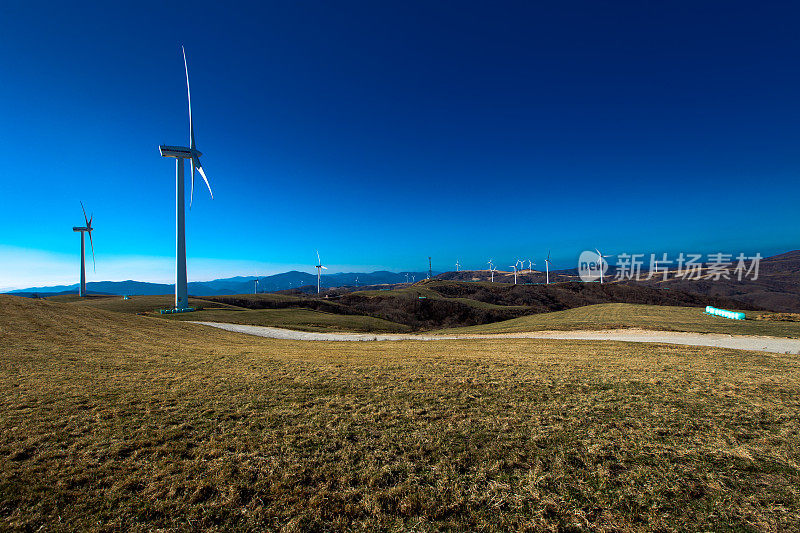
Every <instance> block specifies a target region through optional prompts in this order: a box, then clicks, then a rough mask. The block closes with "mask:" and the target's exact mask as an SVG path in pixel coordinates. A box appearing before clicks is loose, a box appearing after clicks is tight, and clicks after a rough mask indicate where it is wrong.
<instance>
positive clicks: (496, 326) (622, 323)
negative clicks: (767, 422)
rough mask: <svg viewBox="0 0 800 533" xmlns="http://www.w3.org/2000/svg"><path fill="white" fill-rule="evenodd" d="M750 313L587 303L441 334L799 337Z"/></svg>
mask: <svg viewBox="0 0 800 533" xmlns="http://www.w3.org/2000/svg"><path fill="white" fill-rule="evenodd" d="M747 315H748V319H747V320H729V319H726V318H720V317H717V316H711V315H707V314H705V313H704V312H703V309H701V308H697V307H675V306H659V305H637V304H619V303H614V304H597V305H587V306H584V307H578V308H575V309H568V310H565V311H556V312H552V313H541V314H536V315H529V316H525V317H521V318H515V319H512V320H506V321H503V322H495V323H493V324H483V325H480V326H472V327H466V328H454V329H448V330H442V331H441V333H519V332H526V331H548V330H556V331H561V330H598V329H617V328H641V329H651V330H661V331H689V332H696V333H725V334H730V335H767V336H774V337H791V338H800V322H795V321H783V320H781V321H778V320H769V318H771V317H772V316H773V314H772V313H768V312H763V311H760V312H759V311H757V312H748V313H747ZM759 318H764V319H759Z"/></svg>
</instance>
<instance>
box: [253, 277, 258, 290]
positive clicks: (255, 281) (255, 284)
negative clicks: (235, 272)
mask: <svg viewBox="0 0 800 533" xmlns="http://www.w3.org/2000/svg"><path fill="white" fill-rule="evenodd" d="M253 294H258V278H256V279H254V280H253Z"/></svg>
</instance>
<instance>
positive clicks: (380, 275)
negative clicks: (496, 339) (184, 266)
mask: <svg viewBox="0 0 800 533" xmlns="http://www.w3.org/2000/svg"><path fill="white" fill-rule="evenodd" d="M615 274H616V267H615V266H613V265H612V266H610V267H609V270H608V272H607V274H606V279H607V280H608V281H611V280H613V279H614V277H615ZM434 275H435V277H436V278H437V279H440V280H452V281H489V280H490V279H491V273H490V272H489V271H488V270H462V271H460V272H444V273H434ZM426 276H427V272H409V273H408V281H409V282H411V281H421V280H423V279H425V278H426ZM655 278H656V279H652V280H643V281H625V282H623V283H633V284H643V285H648V286H652V287H658V288H664V289H678V290H682V291H686V292H690V293H694V294H701V295H707V296H716V297H723V298H733V299H736V300H739V301H741V302H746V303H748V304H751V305H755V306H759V307H763V308H765V309H771V310H773V311H784V312H795V313H798V312H800V250H795V251H791V252H787V253H784V254H780V255H776V256H772V257H767V258H764V259H762V260H761V263H760V272H759V277H758V279H757V280H755V281H753V280H749V279H748V280H744V281H737V280H736V279H730V280H725V279H720V280H714V281H712V280H706V279H701V280H686V279H682V278H680V277H677V276H675V272H674V271H670V273H669V275H668V276H667V279H666V280H663V278H662V277H661V276H656V277H655ZM255 279H256V278H255V276H237V277H233V278H224V279H215V280H212V281H200V282H192V283H189V294H191V295H192V296H223V295H231V294H251V293H253V291H254V289H255V285H254V283H253V281H254V280H255ZM258 280H259V283H258V292H275V291H286V290H292V289H295V290H296V292H298V293H306V294H314V293H316V285H317V276H316V275H314V274H309V273H307V272H299V271H296V270H293V271H291V272H284V273H281V274H275V275H272V276H259V277H258ZM494 280H495V281H497V282H503V283H513V282H514V274H513V273H511V272H508V271H497V272H495V274H494ZM569 281H580V278H579V277H578V271H577V269H575V268H572V269H563V270H551V271H550V282H551V283H552V282H569ZM405 282H406V273H405V272H403V273H398V272H388V271H385V270H384V271H377V272H369V273H365V272H349V273H340V274H326V275H323V276H322V287H323V288H326V289H331V288H340V289H343V290H342V291H341V292H343V293H346V292H350V291H352V290H354V289H356V288H358V287H372V288H374V287H375V286H376V285H395V284H399V283H405ZM517 282H518V283H520V284H541V283H544V282H545V273H544V272H542V271H540V270H533V271H531V272H528V271H525V270H522V271H521V272H520V273H518V274H517ZM86 289H87V292H89V293H90V294H108V295H125V294H127V295H156V294H171V293H173V292H174V285H172V284H163V283H146V282H142V281H132V280H129V281H97V282H89V283H87V284H86ZM77 290H78V285H77V284H75V285H59V286H53V287H32V288H29V289H21V290H16V291H11V294H17V295H20V296H51V295H55V294H64V293H68V294H69V293H72V294H74V293H76V292H77Z"/></svg>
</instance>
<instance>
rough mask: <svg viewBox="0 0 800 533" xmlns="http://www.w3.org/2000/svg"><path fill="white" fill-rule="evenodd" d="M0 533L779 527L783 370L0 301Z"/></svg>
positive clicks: (683, 354)
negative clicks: (304, 337)
mask: <svg viewBox="0 0 800 533" xmlns="http://www.w3.org/2000/svg"><path fill="white" fill-rule="evenodd" d="M0 339H2V341H1V342H2V345H1V348H2V349H1V351H0V413H1V414H2V416H0V524H2V526H0V527H3V528H8V529H20V530H32V531H35V530H37V529H39V528H40V526H44V530H55V531H59V530H60V531H67V530H84V529H88V530H119V531H145V530H154V529H159V528H163V529H167V530H173V529H174V530H182V529H206V530H286V531H326V530H370V531H372V530H416V531H437V530H470V531H475V530H486V531H515V530H543V531H547V530H552V531H556V530H562V531H564V530H572V531H580V530H599V531H615V530H616V531H646V530H661V531H678V530H692V531H697V530H731V531H751V530H752V531H789V530H797V529H798V528H800V496H799V495H798V485H800V467H799V466H798V464H799V463H800V450H798V446H797V443H798V441H799V440H800V415H798V413H800V396H798V393H800V361H799V360H798V358H797V357H796V356H784V355H765V354H761V353H748V352H735V351H728V350H718V349H711V348H691V347H678V346H658V345H630V344H622V343H619V344H617V343H594V342H569V341H549V340H547V341H546V340H502V341H501V340H497V341H495V340H491V341H488V340H487V341H468V342H467V341H452V342H450V341H442V342H437V343H424V342H412V341H409V342H396V343H303V342H294V341H278V340H271V339H262V338H256V337H247V336H244V335H237V334H233V333H228V332H224V331H220V330H215V329H211V328H204V327H202V326H197V325H193V324H184V323H178V322H174V321H165V320H158V319H152V318H146V317H138V316H135V315H120V314H116V313H112V312H108V311H103V310H98V309H93V308H90V307H83V306H67V305H59V304H53V303H46V302H38V301H31V300H23V299H21V298H14V297H8V296H0Z"/></svg>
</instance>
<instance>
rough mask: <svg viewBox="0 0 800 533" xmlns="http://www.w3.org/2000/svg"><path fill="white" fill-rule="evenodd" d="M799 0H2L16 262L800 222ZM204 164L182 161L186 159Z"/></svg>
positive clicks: (615, 235)
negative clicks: (182, 165) (181, 181)
mask: <svg viewBox="0 0 800 533" xmlns="http://www.w3.org/2000/svg"><path fill="white" fill-rule="evenodd" d="M798 16H800V5H798V4H792V3H789V2H784V3H770V2H766V3H752V2H750V3H737V2H713V3H712V2H670V3H644V2H618V3H602V2H596V1H590V2H577V1H576V2H548V3H543V2H519V3H485V2H481V3H469V2H259V3H254V4H251V5H247V4H238V5H235V6H234V5H230V4H227V3H220V2H209V3H203V2H191V3H177V2H167V3H163V4H162V3H161V2H153V3H147V2H136V3H135V4H129V5H121V4H120V5H114V4H110V3H97V4H89V3H76V4H66V3H60V2H58V3H57V2H52V3H46V2H17V1H13V0H12V1H10V2H3V4H2V5H0V75H1V77H0V79H1V80H2V81H0V101H2V102H3V111H2V115H0V116H2V124H3V126H4V128H3V130H4V134H3V136H2V142H0V184H2V193H3V201H2V203H3V209H2V215H0V216H2V222H3V228H4V229H3V232H2V238H0V288H9V287H25V286H30V285H42V284H50V283H64V282H74V281H77V279H76V278H77V255H78V250H79V238H78V235H77V234H74V233H73V232H72V229H71V228H72V226H73V225H78V224H80V223H81V222H82V215H81V211H80V204H79V203H78V202H79V200H83V202H84V204H85V205H86V207H87V210H88V211H91V212H93V213H94V217H95V227H96V231H95V233H94V240H95V245H96V249H95V251H96V255H97V273H96V274H95V273H93V272H91V271H90V272H89V274H88V279H89V280H90V281H92V280H101V279H102V280H108V279H111V280H119V279H131V278H132V279H139V280H146V281H160V282H165V281H170V280H172V276H173V274H172V269H173V266H172V261H173V259H172V258H173V257H174V201H175V198H174V195H175V192H174V187H175V184H174V164H173V162H172V160H166V159H163V158H161V157H160V156H159V154H158V150H157V146H158V145H159V144H162V143H166V144H185V143H186V142H187V137H188V132H187V130H188V119H187V112H186V101H185V88H184V79H183V65H182V59H181V55H180V46H181V44H184V45H185V46H186V51H187V56H188V60H189V73H190V77H191V82H192V96H193V107H194V118H195V132H196V137H197V142H198V148H199V149H200V150H202V151H203V152H204V154H205V156H204V158H203V165H204V168H205V170H206V171H207V173H208V175H209V178H210V180H211V184H212V187H213V188H214V194H215V199H214V200H213V201H211V200H210V199H209V197H208V194H207V192H205V191H203V190H201V189H198V190H197V191H195V192H196V193H198V194H196V196H195V204H194V207H193V209H192V210H191V212H190V213H189V214H188V215H187V249H188V256H189V279H190V280H203V279H212V278H216V277H225V276H229V275H236V274H243V275H250V274H269V273H275V272H279V271H283V270H287V269H289V268H300V269H303V270H309V271H310V269H311V265H312V264H313V260H314V259H315V257H314V250H315V249H319V250H320V252H321V253H322V255H323V262H324V263H326V264H328V265H329V266H330V267H331V270H332V271H337V270H371V269H378V268H386V269H390V270H397V271H402V270H424V269H425V268H426V267H427V264H426V263H427V256H429V255H431V256H433V262H434V265H433V266H434V269H435V270H448V269H452V268H453V266H452V265H453V263H455V260H456V259H460V261H461V264H462V265H464V266H465V267H466V268H481V267H484V266H485V264H486V260H487V259H488V258H490V257H492V258H494V259H495V263H496V264H498V265H503V264H511V262H512V261H513V260H514V259H515V258H517V257H526V258H527V257H533V258H534V259H535V260H537V259H538V261H539V262H541V259H542V258H543V257H544V255H545V254H546V253H547V250H548V249H551V250H552V251H553V258H554V260H555V263H556V266H557V267H573V266H575V264H576V259H577V256H578V254H579V253H580V251H581V250H584V249H591V248H594V247H600V248H601V249H603V250H604V251H606V250H608V251H609V252H617V253H621V252H628V253H633V252H648V253H649V252H678V251H685V252H714V251H728V252H731V253H738V252H747V253H755V252H760V253H761V254H762V255H771V254H773V253H778V252H782V251H786V250H790V249H796V248H797V247H798V246H797V242H798V238H799V237H800V229H798V228H799V225H798V224H797V221H796V212H797V199H798V193H800V185H799V184H798V183H799V181H798V171H800V157H798V156H799V155H800V154H799V153H798V152H799V151H798V147H800V130H799V129H798V127H797V124H800V69H798V68H797V65H798V64H800V41H798V40H797V38H796V32H795V27H794V24H793V23H794V21H796V20H797V19H798ZM187 191H188V184H187Z"/></svg>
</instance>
